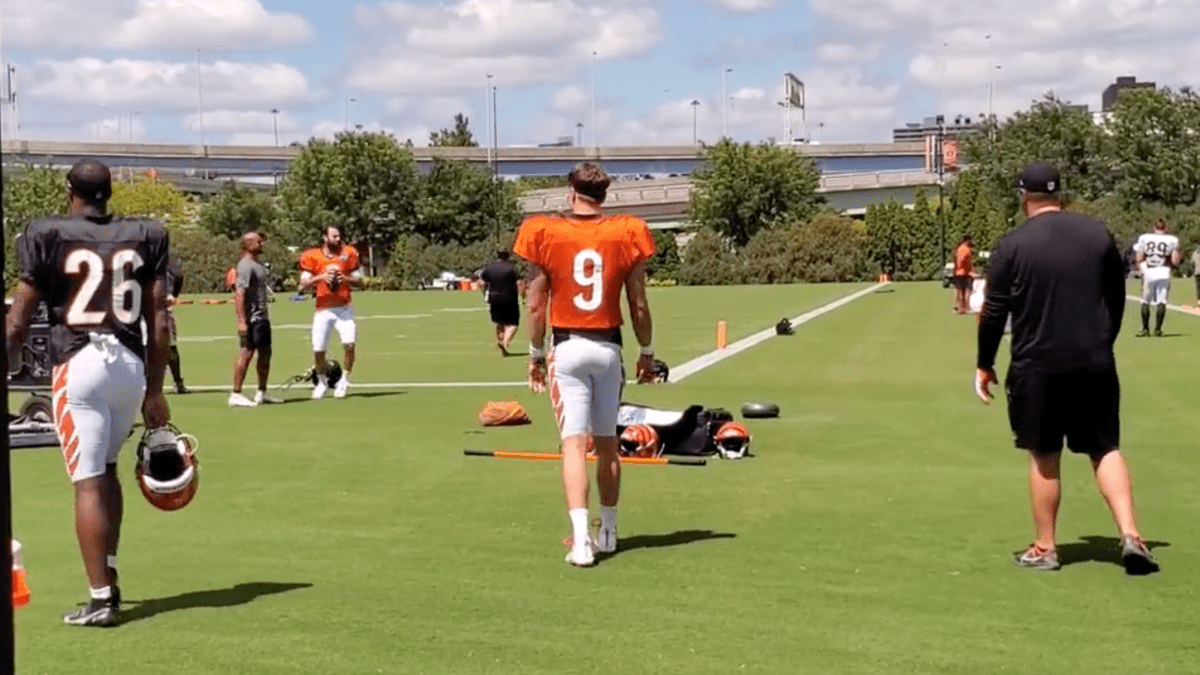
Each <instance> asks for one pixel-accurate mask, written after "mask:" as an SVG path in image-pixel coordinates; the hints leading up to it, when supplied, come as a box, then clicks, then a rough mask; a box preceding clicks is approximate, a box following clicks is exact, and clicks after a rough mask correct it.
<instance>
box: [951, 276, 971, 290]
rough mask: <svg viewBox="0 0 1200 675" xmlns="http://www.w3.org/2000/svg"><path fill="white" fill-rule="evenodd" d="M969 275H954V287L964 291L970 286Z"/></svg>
mask: <svg viewBox="0 0 1200 675" xmlns="http://www.w3.org/2000/svg"><path fill="white" fill-rule="evenodd" d="M971 281H972V279H971V275H969V274H960V275H956V276H955V277H954V287H955V288H957V289H958V290H960V291H966V290H969V289H970V288H971Z"/></svg>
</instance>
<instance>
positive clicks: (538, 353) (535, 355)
mask: <svg viewBox="0 0 1200 675" xmlns="http://www.w3.org/2000/svg"><path fill="white" fill-rule="evenodd" d="M529 358H531V359H534V360H538V359H544V358H546V351H545V350H544V349H542V348H541V347H535V346H533V345H532V344H531V345H529Z"/></svg>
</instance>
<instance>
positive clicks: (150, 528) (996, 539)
mask: <svg viewBox="0 0 1200 675" xmlns="http://www.w3.org/2000/svg"><path fill="white" fill-rule="evenodd" d="M864 287H865V286H864V285H851V284H847V285H821V286H778V287H756V288H667V289H653V295H652V298H651V302H652V308H653V310H654V314H655V319H656V344H657V346H658V348H659V349H658V351H659V353H660V356H661V357H662V358H664V359H665V360H666V361H668V362H669V363H671V364H672V365H677V364H680V363H682V362H684V361H686V360H688V359H691V358H693V357H696V356H699V355H701V354H704V353H705V352H707V351H710V350H711V349H712V348H713V341H714V334H715V323H716V321H717V320H719V319H723V320H725V321H727V322H728V324H729V337H730V341H731V342H732V341H733V340H736V339H738V338H740V337H743V336H745V335H749V334H752V333H754V332H756V331H758V330H761V329H763V328H767V327H770V326H772V325H773V324H774V323H775V322H776V321H777V320H778V319H780V318H781V317H785V316H787V317H794V316H797V315H799V314H801V313H803V312H805V311H808V310H810V309H813V308H816V307H819V306H821V305H824V304H826V303H828V302H830V301H832V300H834V299H836V298H838V297H841V296H844V295H846V294H849V293H851V292H853V291H855V290H858V289H861V288H864ZM1132 288H1133V287H1132V286H1131V289H1132ZM1175 293H1176V300H1177V301H1178V302H1190V301H1191V300H1192V299H1193V298H1192V292H1191V289H1190V284H1188V283H1177V284H1176V289H1175ZM356 307H357V312H358V314H359V316H360V317H362V318H361V320H360V322H359V333H360V338H359V343H360V351H361V354H360V359H359V366H358V368H357V369H356V373H355V377H354V380H353V381H354V382H356V383H431V382H500V383H503V382H519V381H521V380H522V379H523V377H524V366H525V359H523V358H509V359H502V358H500V357H499V356H498V355H497V354H496V353H495V351H494V349H493V347H492V345H491V339H490V335H491V328H490V325H489V324H488V319H487V314H486V312H484V311H482V310H483V305H482V300H481V298H480V296H479V295H478V294H476V293H446V292H434V291H427V292H424V293H399V294H373V295H372V294H363V295H360V296H359V298H358V299H357V300H356ZM466 310H474V311H466ZM272 312H273V320H274V322H275V325H276V330H275V342H276V345H277V347H276V357H275V363H274V367H273V374H272V378H271V379H272V382H273V383H276V384H277V383H280V382H282V381H284V380H285V379H286V378H287V377H288V376H290V375H293V374H296V373H299V372H301V371H303V370H304V369H305V368H306V367H307V365H308V363H309V358H310V355H309V353H308V352H309V346H308V330H307V323H308V321H309V320H310V318H311V306H310V305H309V304H307V303H305V304H297V303H291V302H288V301H287V300H286V298H285V297H284V296H280V297H279V301H278V302H276V303H275V304H274V305H272ZM178 316H179V324H180V331H181V335H182V336H183V337H184V338H185V339H186V340H188V341H186V342H184V343H183V344H182V345H181V348H182V353H183V359H184V370H185V375H186V377H187V381H188V383H189V384H190V385H226V384H227V383H228V382H229V380H230V377H231V369H232V362H233V358H234V354H235V350H236V343H235V341H233V340H232V339H229V338H230V335H231V333H232V332H233V330H232V329H233V314H232V309H231V308H230V307H229V306H228V305H224V306H203V305H192V306H187V307H182V308H180V309H179V311H178ZM372 317H375V318H372ZM382 317H392V318H382ZM402 317H407V318H402ZM1137 321H1138V319H1137V306H1136V304H1132V303H1131V304H1130V305H1129V306H1128V314H1127V322H1126V326H1125V332H1124V333H1123V335H1122V338H1121V340H1120V342H1119V346H1118V350H1119V353H1118V358H1119V363H1120V368H1121V375H1122V384H1123V391H1124V399H1123V400H1124V407H1123V410H1124V417H1123V422H1124V428H1123V430H1124V437H1123V439H1124V447H1125V450H1126V452H1127V457H1128V459H1129V462H1130V465H1131V469H1132V471H1133V475H1134V482H1135V490H1136V498H1137V501H1138V506H1139V512H1140V516H1141V518H1142V525H1143V529H1144V534H1145V535H1146V537H1147V539H1148V540H1150V541H1151V542H1153V544H1152V545H1154V546H1155V553H1156V555H1157V556H1158V557H1159V559H1160V560H1161V561H1162V563H1163V572H1162V573H1161V574H1158V575H1155V576H1151V577H1145V578H1130V577H1127V576H1126V575H1125V574H1124V572H1123V570H1122V569H1121V567H1120V566H1119V564H1118V560H1117V555H1116V548H1115V547H1116V542H1115V538H1114V537H1115V534H1116V533H1115V530H1114V526H1113V525H1112V522H1111V520H1110V518H1109V516H1108V513H1107V510H1106V508H1105V507H1104V505H1103V502H1102V500H1101V498H1100V497H1099V495H1098V494H1097V493H1096V491H1095V489H1094V487H1093V483H1092V479H1091V475H1090V469H1089V467H1088V465H1087V462H1086V460H1085V459H1083V458H1080V457H1077V456H1071V457H1069V459H1067V460H1066V461H1064V503H1063V508H1062V515H1061V535H1060V547H1061V548H1060V556H1061V557H1062V559H1063V561H1064V563H1066V565H1065V567H1064V568H1063V569H1062V570H1061V571H1059V572H1054V573H1035V572H1030V571H1026V570H1020V569H1017V568H1015V567H1013V565H1012V563H1011V554H1012V553H1013V552H1014V551H1016V550H1018V549H1020V548H1023V547H1024V546H1025V545H1026V544H1028V543H1029V541H1030V540H1031V538H1032V525H1031V523H1030V516H1029V506H1028V499H1027V487H1026V459H1025V457H1024V456H1023V455H1022V454H1021V453H1019V452H1018V451H1016V450H1014V449H1013V448H1012V444H1011V440H1010V435H1009V432H1008V427H1007V417H1006V412H1005V406H1004V403H1003V397H1002V393H1001V398H1000V399H999V400H998V401H997V402H995V403H994V404H993V405H992V406H991V407H985V406H983V405H981V404H980V403H979V401H978V400H977V399H976V398H975V397H974V394H973V392H972V386H971V383H972V373H973V368H974V359H975V339H974V335H975V333H974V329H975V321H974V317H960V316H956V315H954V314H953V313H952V312H951V311H950V292H949V291H946V290H943V289H942V288H941V287H940V286H937V285H933V284H899V285H893V286H890V287H887V288H885V289H882V290H880V291H878V292H875V293H872V294H869V295H867V296H865V297H863V298H861V299H859V300H857V301H855V302H853V303H851V304H850V305H848V306H846V307H843V308H840V309H838V310H836V311H834V312H832V313H830V314H827V315H825V316H822V317H819V318H817V319H815V320H814V321H812V322H810V323H808V324H805V325H803V326H800V327H799V328H798V329H797V332H796V334H795V335H793V336H790V337H777V338H776V337H773V338H772V339H770V340H768V341H767V342H766V343H765V344H762V345H760V346H758V347H755V348H753V349H752V350H750V351H748V352H745V353H743V354H740V355H738V356H736V357H734V358H732V359H729V360H726V361H724V362H721V363H719V364H717V365H716V366H713V367H712V368H709V369H707V370H705V371H702V372H700V373H698V374H696V375H695V376H693V377H691V378H689V379H687V380H684V381H682V382H680V383H678V384H671V385H667V386H659V387H636V388H634V387H630V388H627V390H626V400H629V401H634V402H639V403H645V404H650V405H656V406H662V407H668V408H673V409H681V408H682V407H684V406H687V405H689V404H693V403H698V404H702V405H706V406H711V407H718V406H720V407H725V408H727V409H730V410H737V408H739V407H740V406H741V404H742V403H744V402H746V401H751V400H771V401H775V402H777V403H779V405H780V406H781V408H782V415H781V417H780V418H779V419H774V420H751V421H750V422H749V423H748V425H749V427H750V429H751V431H752V432H753V434H754V442H753V448H752V449H753V451H754V452H755V454H756V456H755V457H753V458H751V459H746V460H742V461H722V460H719V459H713V460H710V461H709V464H708V466H706V467H703V468H693V467H627V468H626V469H625V480H624V486H623V495H622V506H621V516H620V518H621V520H620V526H621V537H622V539H621V550H620V551H619V552H618V553H617V554H616V555H615V556H613V557H611V558H609V559H607V560H603V561H602V562H601V564H599V565H598V566H597V567H595V568H591V569H575V568H572V567H570V566H568V565H567V564H566V563H564V561H563V556H564V554H565V548H564V546H563V545H562V543H561V539H562V538H563V537H564V536H567V535H568V534H569V525H568V522H567V517H566V512H565V506H564V504H563V496H562V487H561V482H560V480H559V467H558V465H557V464H555V463H552V462H521V461H505V460H496V459H486V458H472V457H464V456H463V455H462V449H463V448H464V447H478V448H490V449H500V448H518V449H526V450H539V451H553V450H554V449H555V448H556V447H557V441H556V438H555V432H554V424H553V420H552V417H551V414H550V410H549V405H548V403H547V401H546V399H545V398H544V397H539V396H535V395H533V394H531V393H530V392H528V390H527V389H525V388H523V387H520V386H512V385H508V386H496V387H471V388H446V387H413V386H405V387H381V388H365V387H364V388H360V389H356V390H355V389H352V393H351V396H350V397H348V398H347V399H345V400H341V401H336V400H332V399H328V398H327V399H326V400H324V401H321V402H311V401H308V400H306V399H307V393H308V390H307V389H306V388H305V389H301V388H297V389H294V390H291V391H289V392H287V393H286V395H287V396H288V397H289V398H290V399H294V400H289V402H288V404H287V405H280V406H268V407H260V408H257V409H230V408H228V407H227V406H226V398H227V396H228V393H227V391H221V392H205V393H194V394H191V395H188V396H171V397H169V400H170V402H171V404H172V409H173V413H174V417H175V420H176V422H177V423H178V424H179V425H180V426H181V427H182V428H183V429H184V430H187V431H190V432H191V433H194V434H195V435H197V436H198V437H199V438H200V442H201V447H200V451H199V457H200V459H201V462H202V471H203V473H202V475H203V478H202V480H201V485H200V491H199V494H198V496H197V498H196V500H195V501H194V502H193V503H192V504H191V505H190V506H188V507H187V508H186V509H185V510H183V511H180V512H177V513H162V512H158V511H155V510H153V509H152V508H151V507H150V506H149V505H148V504H146V503H145V501H143V500H142V498H141V496H140V494H139V493H138V491H137V489H136V487H135V485H134V483H133V480H132V475H133V470H132V465H131V454H132V453H131V451H132V444H130V445H127V446H126V452H125V454H124V455H123V456H122V464H121V472H122V477H123V478H124V479H125V494H126V517H125V527H124V535H123V538H122V549H121V556H120V569H121V573H122V590H123V593H124V595H125V598H126V605H127V609H126V615H127V617H128V622H127V623H126V624H125V625H123V626H121V627H119V628H115V629H111V630H84V629H78V628H72V627H67V626H64V625H63V624H62V623H61V620H60V615H61V613H62V612H63V611H64V610H66V609H68V608H70V607H73V606H74V603H76V602H79V601H81V600H82V599H83V598H84V597H85V593H86V580H85V578H84V575H83V570H82V565H81V562H80V559H79V554H78V548H77V545H76V542H75V537H74V530H73V525H72V498H71V488H70V485H69V483H68V481H67V478H66V476H65V472H64V471H63V468H62V459H61V457H60V455H59V454H58V453H57V452H56V451H55V450H53V449H51V450H32V451H20V452H14V453H13V455H12V460H13V472H14V483H15V485H14V492H15V494H14V501H15V507H14V521H15V531H16V534H17V536H18V538H19V539H20V540H21V541H22V543H23V544H24V545H25V548H26V564H27V567H28V569H29V575H30V585H31V587H32V591H33V602H32V604H31V605H30V606H29V607H27V608H25V609H23V610H21V611H20V612H19V613H18V619H17V621H18V625H17V643H18V672H20V673H24V674H29V675H32V674H35V673H39V674H40V673H55V674H57V673H70V672H85V673H89V674H90V675H102V674H105V673H113V674H114V675H115V674H121V675H125V674H134V673H161V672H164V671H168V670H169V671H171V672H185V673H189V674H195V675H201V674H209V673H212V674H216V673H222V674H224V673H253V674H259V673H264V674H266V673H279V674H284V673H288V674H291V673H322V674H324V673H330V674H333V673H347V674H349V673H356V674H357V673H520V674H522V675H529V674H533V673H548V674H550V673H553V674H556V675H557V674H559V673H689V674H691V673H751V672H753V673H846V674H854V673H889V674H890V673H964V674H965V673H996V672H1001V671H1020V670H1034V671H1037V672H1072V673H1074V672H1079V673H1084V672H1137V673H1195V672H1197V669H1198V668H1200V666H1198V665H1197V664H1198V663H1200V654H1197V644H1198V641H1197V613H1196V601H1197V588H1198V587H1200V558H1198V556H1197V549H1196V545H1195V542H1196V541H1198V539H1200V490H1198V489H1197V487H1196V486H1197V485H1200V462H1197V456H1196V454H1195V447H1196V445H1195V441H1194V439H1195V438H1196V437H1197V435H1198V434H1200V413H1198V412H1197V409H1196V405H1197V404H1196V398H1195V395H1194V392H1195V383H1196V381H1197V373H1196V372H1195V371H1194V368H1195V366H1194V365H1193V363H1194V355H1195V353H1196V352H1197V349H1198V348H1200V318H1198V317H1194V316H1186V315H1183V314H1180V313H1176V312H1172V313H1171V314H1170V315H1169V316H1168V319H1167V325H1166V331H1167V333H1168V334H1170V335H1171V336H1172V337H1170V338H1165V339H1148V340H1137V339H1134V338H1133V334H1134V333H1135V332H1136V330H1137V326H1136V323H1137ZM217 338H220V339H217ZM524 343H525V333H524V327H522V333H521V338H520V341H519V342H518V343H517V344H524ZM333 344H334V345H336V339H335V341H334V343H333ZM634 349H636V347H634ZM1006 349H1007V342H1005V344H1004V346H1003V348H1002V350H1006ZM332 353H333V354H334V355H336V356H339V358H340V355H339V354H338V348H337V347H334V349H333V350H332ZM629 353H630V354H632V353H633V350H629ZM628 362H629V363H631V360H630V361H628ZM1006 364H1007V355H1006V354H1005V355H1004V357H1003V359H1002V361H1001V363H1000V366H1001V368H1003V367H1004V366H1005V365H1006ZM251 378H253V376H251ZM168 379H169V378H168ZM251 381H252V379H251ZM488 400H520V401H522V402H523V403H524V404H525V406H526V407H527V409H528V410H529V413H530V415H531V417H532V419H533V422H534V423H533V424H532V425H531V426H525V427H518V428H506V429H488V430H484V429H482V428H480V427H479V426H478V424H477V422H476V415H477V413H478V411H479V409H480V408H481V407H482V406H483V404H484V403H485V402H486V401H488ZM14 401H16V399H14ZM593 499H595V496H594V490H593Z"/></svg>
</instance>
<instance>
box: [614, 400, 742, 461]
mask: <svg viewBox="0 0 1200 675" xmlns="http://www.w3.org/2000/svg"><path fill="white" fill-rule="evenodd" d="M732 420H733V415H732V414H731V413H729V412H728V411H726V410H724V409H722V408H705V407H704V406H702V405H693V406H690V407H689V408H688V409H687V410H684V411H683V412H679V411H675V410H660V409H657V408H650V407H648V406H643V405H637V404H634V403H622V404H621V408H620V410H619V411H618V413H617V435H618V436H619V435H621V433H622V432H624V431H625V427H628V426H631V425H634V424H646V425H649V426H651V427H653V428H654V430H655V431H657V432H658V437H659V439H660V440H661V441H662V444H663V452H662V454H664V455H689V456H703V455H715V454H717V445H716V441H715V440H714V439H713V437H714V436H715V435H716V433H717V429H719V428H720V427H721V425H722V424H724V423H725V422H729V421H732Z"/></svg>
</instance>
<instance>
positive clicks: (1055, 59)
mask: <svg viewBox="0 0 1200 675" xmlns="http://www.w3.org/2000/svg"><path fill="white" fill-rule="evenodd" d="M812 7H813V10H814V11H815V12H817V13H818V14H819V15H820V16H822V17H824V18H826V19H829V20H832V23H833V25H832V26H830V27H829V30H828V31H827V32H828V33H831V34H843V35H853V36H854V37H855V39H854V44H855V47H856V48H859V49H863V50H866V51H867V52H868V53H875V54H880V55H886V56H887V60H888V61H889V62H890V63H896V62H899V63H902V64H906V65H907V68H906V69H905V70H904V71H901V72H890V73H889V76H892V77H895V76H900V77H903V76H904V75H907V76H908V78H910V81H911V82H912V83H915V84H916V85H919V87H920V88H923V89H924V91H925V92H926V93H927V94H928V95H929V97H930V100H931V101H933V102H931V103H930V104H929V106H927V107H926V108H925V114H927V115H932V114H934V113H935V112H938V110H936V109H935V108H937V109H941V111H944V112H946V113H947V114H948V115H951V116H954V115H959V114H961V115H965V116H971V117H975V116H978V115H979V114H980V113H986V112H987V110H988V106H989V91H990V92H991V100H992V103H991V105H992V109H993V110H994V112H995V113H996V114H998V115H1000V116H1002V117H1003V116H1007V115H1009V114H1011V113H1012V112H1014V111H1016V110H1019V109H1026V108H1028V107H1029V104H1030V102H1031V101H1032V100H1040V99H1041V98H1042V96H1043V95H1044V94H1045V93H1046V92H1047V91H1051V90H1053V91H1054V92H1055V94H1056V95H1058V96H1060V97H1062V98H1066V99H1068V100H1071V101H1073V102H1075V103H1080V104H1086V105H1089V106H1091V107H1092V109H1098V108H1099V106H1100V96H1101V92H1102V91H1103V90H1104V88H1105V87H1107V86H1108V85H1109V84H1111V83H1112V82H1113V81H1114V80H1115V79H1116V77H1117V76H1120V75H1136V76H1138V79H1139V80H1154V81H1157V82H1158V84H1160V85H1164V84H1166V85H1170V86H1175V87H1178V86H1181V85H1183V84H1189V83H1191V82H1192V78H1194V77H1195V75H1194V69H1193V68H1192V67H1191V64H1192V63H1195V61H1196V59H1197V58H1200V45H1198V44H1197V43H1196V41H1195V40H1194V38H1193V37H1192V35H1191V34H1190V31H1191V26H1194V25H1195V24H1196V22H1197V21H1200V4H1197V3H1195V2H1194V1H1193V0H1089V1H1088V2H1082V1H1081V0H1005V1H1000V0H986V1H981V2H976V3H972V4H971V7H970V11H968V12H949V11H945V5H944V4H942V3H938V2H934V1H933V0H812ZM988 36H990V38H989V37H988ZM841 41H843V42H849V40H841ZM818 54H819V57H820V58H821V59H822V61H824V62H826V63H835V62H841V63H855V62H858V63H862V64H863V68H864V71H863V72H866V71H865V68H867V67H869V66H872V65H873V66H875V67H877V68H878V67H880V66H882V65H884V64H883V63H881V60H882V59H881V58H880V57H876V58H875V62H874V63H873V64H872V63H869V62H868V61H867V60H861V61H860V60H855V59H852V58H849V57H851V56H853V52H852V50H850V49H847V48H843V47H835V46H833V45H832V44H827V45H825V46H823V47H822V48H821V49H819V51H818ZM1164 55H1169V56H1166V57H1165V58H1164ZM997 66H998V68H997ZM943 90H944V97H943ZM919 92H920V89H919V88H917V89H914V90H913V91H912V92H911V93H912V94H917V93H919ZM939 99H941V102H940V103H938V102H937V101H938V100H939Z"/></svg>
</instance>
